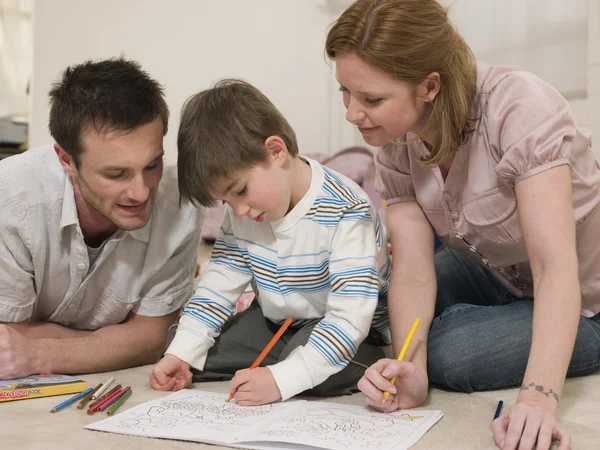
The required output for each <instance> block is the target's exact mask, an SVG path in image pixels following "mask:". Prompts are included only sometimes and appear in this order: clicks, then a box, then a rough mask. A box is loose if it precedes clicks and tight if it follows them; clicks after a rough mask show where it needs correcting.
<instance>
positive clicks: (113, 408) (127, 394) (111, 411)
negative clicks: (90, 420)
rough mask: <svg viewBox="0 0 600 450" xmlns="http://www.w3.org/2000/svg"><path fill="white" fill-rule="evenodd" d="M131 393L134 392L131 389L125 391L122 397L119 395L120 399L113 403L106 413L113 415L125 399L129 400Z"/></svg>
mask: <svg viewBox="0 0 600 450" xmlns="http://www.w3.org/2000/svg"><path fill="white" fill-rule="evenodd" d="M131 394H133V391H132V390H131V389H130V390H128V391H127V392H125V393H124V394H123V395H121V397H119V400H117V401H116V402H114V403H113V404H112V405H110V408H108V411H106V414H108V415H109V416H112V415H113V414H114V413H115V411H116V410H117V409H119V408H120V407H121V405H122V404H123V403H125V400H127V399H128V398H129V397H131Z"/></svg>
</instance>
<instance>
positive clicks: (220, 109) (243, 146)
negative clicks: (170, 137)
mask: <svg viewBox="0 0 600 450" xmlns="http://www.w3.org/2000/svg"><path fill="white" fill-rule="evenodd" d="M271 136H279V137H280V138H281V139H282V140H283V141H284V142H285V145H286V146H287V149H288V152H289V154H290V155H291V156H292V157H295V156H296V155H298V144H297V142H296V134H295V133H294V130H293V129H292V127H291V126H290V124H289V123H288V121H287V120H286V119H285V117H283V115H282V114H281V113H280V112H279V110H278V109H277V108H276V107H275V106H274V105H273V103H271V101H270V100H269V99H268V98H267V97H266V96H265V95H264V94H263V93H262V92H260V91H259V90H258V89H257V88H255V87H254V86H252V85H251V84H249V83H247V82H245V81H242V80H236V79H226V80H222V81H219V82H218V83H217V84H215V85H214V86H213V87H212V88H210V89H207V90H205V91H202V92H199V93H198V94H195V95H193V96H191V97H190V98H188V99H187V100H186V102H185V104H184V105H183V109H182V112H181V124H180V126H179V133H178V135H177V152H178V160H177V171H178V176H179V192H180V195H181V201H182V202H186V201H189V202H191V203H193V204H195V205H198V204H200V205H202V206H211V205H212V204H213V203H214V201H215V199H216V197H217V195H218V192H216V191H217V189H218V182H221V181H222V180H223V179H226V180H231V179H232V177H233V176H234V174H235V172H236V171H238V170H243V169H248V168H251V167H254V166H256V165H257V164H267V163H268V161H269V154H268V153H267V152H266V151H265V149H264V145H265V141H266V140H267V138H269V137H271Z"/></svg>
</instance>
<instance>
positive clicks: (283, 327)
mask: <svg viewBox="0 0 600 450" xmlns="http://www.w3.org/2000/svg"><path fill="white" fill-rule="evenodd" d="M291 323H292V318H291V317H288V318H287V319H285V322H283V325H281V328H279V330H278V331H277V333H275V336H273V339H271V341H270V342H269V343H268V344H267V346H266V347H265V349H264V350H263V351H262V352H261V353H260V355H258V358H256V360H255V361H254V362H253V363H252V365H251V366H250V369H256V368H257V367H258V365H259V364H260V363H261V362H262V360H263V359H265V356H267V353H269V352H270V351H271V349H272V348H273V346H274V345H275V343H276V342H277V341H278V340H279V338H280V337H281V335H282V334H283V333H284V332H285V330H287V328H288V327H289V326H290V324H291ZM234 395H235V392H232V393H230V394H229V398H228V399H227V401H228V402H229V401H231V399H232V398H233V396H234Z"/></svg>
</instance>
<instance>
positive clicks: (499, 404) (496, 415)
mask: <svg viewBox="0 0 600 450" xmlns="http://www.w3.org/2000/svg"><path fill="white" fill-rule="evenodd" d="M503 404H504V402H503V401H502V400H500V401H499V402H498V407H497V408H496V414H494V420H496V419H497V418H498V417H500V411H502V405H503Z"/></svg>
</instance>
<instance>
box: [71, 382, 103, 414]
mask: <svg viewBox="0 0 600 450" xmlns="http://www.w3.org/2000/svg"><path fill="white" fill-rule="evenodd" d="M101 387H102V383H100V384H99V385H98V386H96V387H95V388H94V390H93V391H92V392H90V393H89V394H88V395H86V396H85V397H83V399H82V400H81V401H80V402H79V403H77V409H81V408H83V407H84V406H85V404H86V403H87V402H88V401H89V400H90V399H91V398H92V395H94V394H95V393H96V392H98V389H100V388H101Z"/></svg>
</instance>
